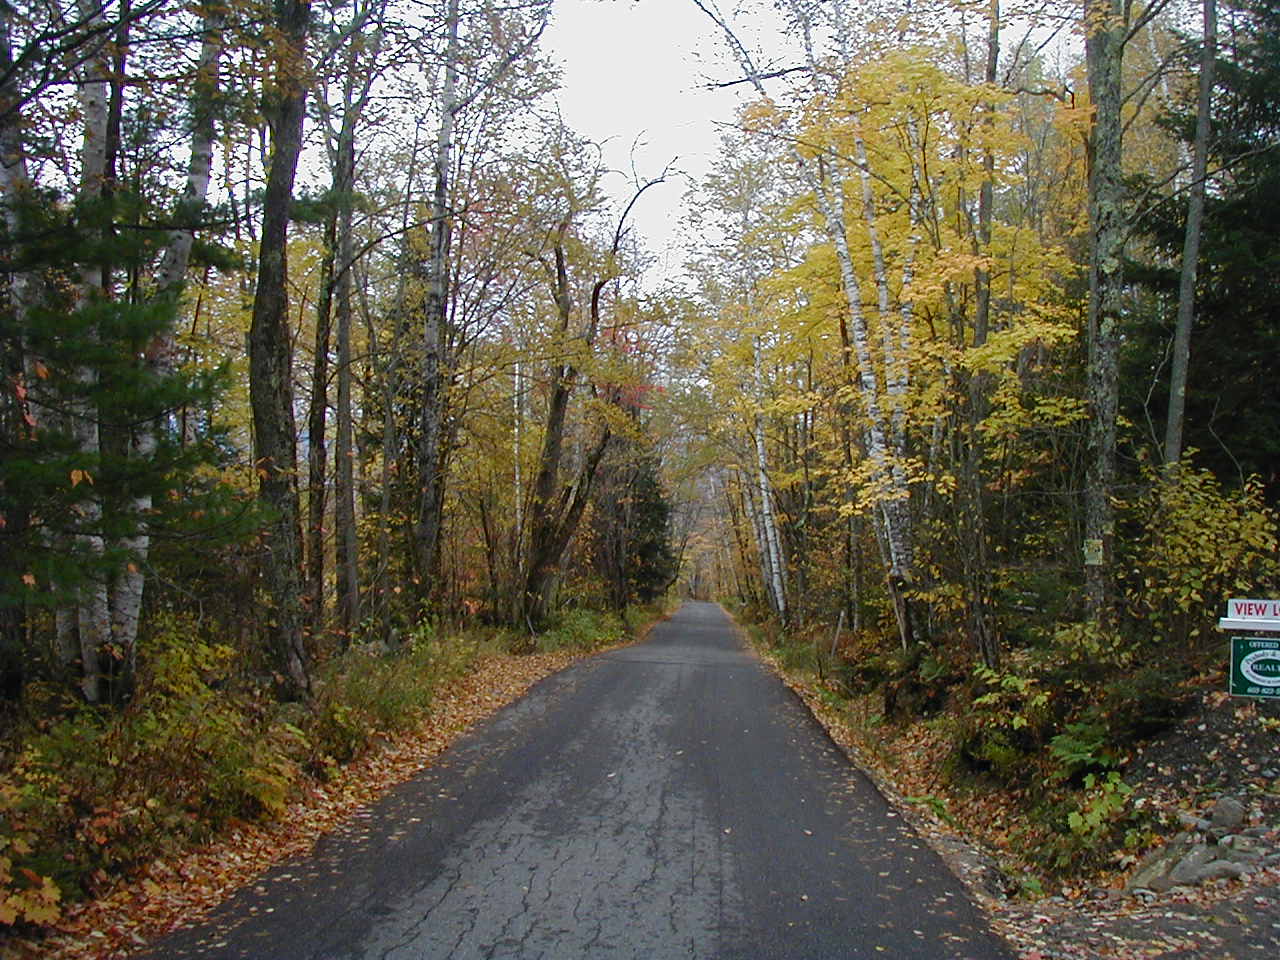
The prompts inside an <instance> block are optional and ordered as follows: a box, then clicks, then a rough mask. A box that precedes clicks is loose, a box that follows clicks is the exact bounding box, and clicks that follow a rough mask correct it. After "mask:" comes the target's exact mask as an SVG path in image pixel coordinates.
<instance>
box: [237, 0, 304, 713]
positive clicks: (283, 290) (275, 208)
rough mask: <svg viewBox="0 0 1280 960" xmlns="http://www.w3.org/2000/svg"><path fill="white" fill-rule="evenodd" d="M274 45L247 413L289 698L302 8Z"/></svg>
mask: <svg viewBox="0 0 1280 960" xmlns="http://www.w3.org/2000/svg"><path fill="white" fill-rule="evenodd" d="M274 2H275V6H274V13H275V26H276V28H277V29H278V30H279V32H280V40H279V43H277V44H276V45H274V46H273V60H274V62H273V70H272V75H271V77H270V78H269V80H268V81H267V82H266V84H265V86H264V89H263V100H264V112H265V114H266V116H267V118H268V122H269V123H270V125H271V131H272V136H271V161H270V167H269V170H268V174H267V184H266V191H265V193H264V196H263V203H262V234H261V239H260V241H259V254H258V274H257V285H256V287H255V289H254V297H253V321H252V325H251V326H250V329H249V376H250V380H249V388H250V395H251V399H252V404H253V428H254V435H253V436H254V451H253V459H254V467H255V469H256V470H257V473H258V478H259V479H258V488H259V491H260V496H261V499H262V502H263V505H264V506H265V507H266V508H267V509H268V510H270V511H271V513H272V519H271V522H270V526H269V528H268V531H267V536H266V539H265V543H264V547H265V549H264V551H263V572H264V574H265V581H266V586H267V591H268V594H269V597H270V603H271V615H270V616H271V620H270V623H269V624H268V633H269V636H270V638H271V644H272V648H273V651H274V654H275V659H276V662H277V664H278V666H279V669H280V671H281V677H282V684H283V686H284V688H285V689H286V690H287V691H288V693H289V694H290V695H293V696H300V695H303V694H305V693H306V692H307V691H308V690H309V689H310V683H311V681H310V676H309V666H308V661H309V657H308V655H307V650H306V647H305V645H304V643H303V627H304V617H303V611H302V581H301V569H300V565H301V560H302V551H301V543H300V537H301V533H300V531H299V516H300V510H299V503H298V490H297V486H296V484H295V478H294V473H295V467H296V463H297V441H296V437H295V428H294V418H293V371H292V346H291V340H290V332H289V322H288V304H289V301H288V254H287V240H288V233H289V205H290V202H291V201H292V199H293V180H294V175H295V174H296V172H297V168H298V157H299V155H300V154H301V152H302V129H303V123H304V121H305V119H306V101H307V93H308V89H309V85H310V82H311V78H310V65H309V60H308V58H307V40H308V33H309V27H310V22H311V4H310V0H274Z"/></svg>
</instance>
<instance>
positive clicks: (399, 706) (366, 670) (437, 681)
mask: <svg viewBox="0 0 1280 960" xmlns="http://www.w3.org/2000/svg"><path fill="white" fill-rule="evenodd" d="M476 651H477V645H476V643H475V642H474V641H472V640H468V639H465V638H450V639H443V640H442V639H438V638H437V637H436V636H435V631H434V629H433V628H432V627H431V626H430V625H429V624H425V623H423V624H419V625H418V626H417V627H415V628H414V629H413V630H412V631H410V633H409V636H408V639H407V640H406V641H405V643H404V644H402V645H401V646H400V647H398V648H397V649H396V650H394V651H391V652H389V653H388V652H384V651H382V650H380V649H379V648H378V647H376V646H374V645H365V646H359V647H354V648H352V649H351V650H349V651H347V652H346V653H345V654H343V655H342V656H341V657H337V658H335V659H334V660H332V661H330V662H329V663H328V664H327V665H326V667H325V670H324V672H323V675H322V676H321V677H320V678H319V680H318V681H317V683H316V691H317V692H316V699H315V704H314V713H313V715H312V718H311V728H310V732H311V736H312V739H313V741H314V743H313V749H314V754H313V760H314V761H315V762H317V765H318V768H319V769H324V768H325V767H327V766H329V765H330V764H331V763H333V762H337V763H346V762H347V761H349V760H352V759H354V758H355V757H357V756H359V755H360V754H362V753H364V752H365V750H367V749H368V748H369V746H370V745H371V744H372V743H373V742H374V740H375V739H376V738H378V737H380V736H387V735H391V734H395V733H400V732H403V731H405V730H409V729H412V728H413V727H414V726H416V725H417V724H419V723H421V722H422V719H423V718H424V717H425V716H426V713H427V710H428V709H429V708H430V706H431V701H432V698H433V697H434V696H435V693H436V691H437V690H438V689H439V687H440V685H441V684H442V683H444V682H446V681H448V680H450V679H452V678H453V677H456V676H458V675H459V674H461V673H462V672H463V671H464V670H465V669H466V667H467V666H468V665H469V664H470V663H471V662H472V661H473V660H474V658H475V654H476Z"/></svg>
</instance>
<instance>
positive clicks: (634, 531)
mask: <svg viewBox="0 0 1280 960" xmlns="http://www.w3.org/2000/svg"><path fill="white" fill-rule="evenodd" d="M660 466H661V463H660V461H659V458H658V457H657V456H656V455H655V454H653V453H650V452H647V451H646V450H644V449H643V448H641V447H640V446H639V444H638V443H635V442H633V443H630V444H626V445H624V446H623V447H622V449H621V450H620V451H619V452H617V453H615V454H614V455H613V456H612V457H611V458H610V459H609V460H608V461H607V462H606V464H605V466H604V468H603V475H602V476H601V477H600V479H599V481H598V483H597V486H596V488H595V493H594V495H593V496H594V508H593V511H592V520H591V534H592V536H591V550H592V554H593V559H594V564H595V567H596V570H597V572H598V573H599V575H600V576H601V577H602V579H603V580H604V582H605V587H606V589H607V592H608V597H609V603H610V605H611V606H612V607H613V608H614V609H615V610H621V609H623V608H624V607H626V606H627V605H628V604H631V603H640V604H647V603H652V602H653V601H654V600H655V599H656V598H657V597H658V596H660V595H661V594H662V593H663V592H665V591H666V589H667V587H668V586H669V585H670V583H671V582H672V581H673V580H674V579H675V576H676V568H677V558H676V555H675V551H674V550H673V549H672V546H671V503H670V501H669V500H668V498H667V493H666V491H665V490H664V489H663V485H662V478H661V476H660V475H659V468H660Z"/></svg>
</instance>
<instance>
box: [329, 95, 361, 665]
mask: <svg viewBox="0 0 1280 960" xmlns="http://www.w3.org/2000/svg"><path fill="white" fill-rule="evenodd" d="M355 153H356V148H355V109H354V104H353V103H352V102H351V98H350V96H348V98H347V104H346V109H345V110H344V111H343V118H342V130H341V134H340V138H339V141H338V157H337V170H338V176H337V177H336V178H335V181H334V189H335V192H336V193H337V196H338V236H337V240H338V272H337V286H336V294H337V296H336V308H337V317H336V319H337V325H338V331H337V332H338V410H337V415H338V416H337V419H338V437H337V447H336V449H335V450H334V459H335V463H334V504H333V527H334V538H335V544H334V568H335V573H336V577H337V592H338V629H339V631H341V634H342V638H343V642H344V643H346V642H349V641H350V639H351V637H352V636H353V634H354V633H355V629H356V626H357V625H358V624H359V622H360V580H359V574H358V570H357V561H358V555H359V547H358V541H357V537H356V491H355V445H354V443H353V440H352V413H351V380H352V371H351V315H352V302H351V289H352V280H353V277H352V270H353V268H354V261H355V242H354V227H353V223H352V219H353V217H352V208H353V204H354V193H355V162H356V161H355Z"/></svg>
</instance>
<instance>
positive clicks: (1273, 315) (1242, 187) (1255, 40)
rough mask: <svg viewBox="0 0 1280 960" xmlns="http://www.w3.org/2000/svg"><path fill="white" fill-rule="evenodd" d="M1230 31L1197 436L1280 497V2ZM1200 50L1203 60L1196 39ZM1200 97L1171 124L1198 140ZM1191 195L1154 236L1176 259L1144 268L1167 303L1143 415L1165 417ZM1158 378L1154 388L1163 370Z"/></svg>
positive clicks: (1204, 295)
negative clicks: (1276, 364) (1279, 432)
mask: <svg viewBox="0 0 1280 960" xmlns="http://www.w3.org/2000/svg"><path fill="white" fill-rule="evenodd" d="M1223 19H1224V21H1225V22H1227V23H1228V24H1230V25H1231V29H1230V36H1229V37H1228V38H1227V41H1226V42H1223V43H1221V44H1220V48H1219V49H1220V57H1219V62H1218V64H1217V69H1216V74H1217V78H1218V79H1217V84H1216V90H1215V94H1214V103H1213V112H1212V116H1213V132H1212V137H1211V142H1210V162H1209V179H1210V182H1209V190H1208V196H1207V199H1206V206H1205V220H1204V239H1203V242H1202V243H1201V245H1200V256H1199V270H1198V279H1197V284H1196V301H1197V304H1196V322H1195V326H1194V327H1193V329H1192V334H1191V364H1190V371H1189V376H1188V386H1187V411H1186V428H1185V431H1186V446H1187V447H1189V448H1195V449H1197V450H1198V451H1199V456H1198V459H1199V460H1200V461H1201V462H1202V463H1204V464H1205V465H1206V466H1208V467H1209V468H1210V469H1212V470H1213V471H1214V472H1215V473H1216V474H1217V475H1218V476H1219V477H1221V478H1222V479H1224V480H1239V479H1240V478H1241V477H1242V476H1248V475H1250V474H1254V473H1257V474H1259V475H1261V476H1262V478H1263V480H1264V481H1265V482H1266V484H1267V489H1268V494H1269V498H1270V499H1271V501H1272V502H1275V501H1276V498H1277V497H1278V496H1280V437H1277V436H1276V434H1275V429H1274V426H1275V424H1276V422H1277V420H1280V393H1278V392H1277V391H1276V390H1275V388H1274V371H1273V369H1272V367H1273V363H1272V358H1274V357H1275V355H1276V352H1277V350H1280V288H1277V286H1276V284H1275V281H1274V278H1275V277H1276V276H1277V274H1278V273H1280V234H1277V232H1276V230H1275V220H1274V210H1275V209H1276V205H1277V204H1278V203H1280V122H1277V117H1280V3H1277V2H1276V0H1245V2H1243V3H1239V4H1233V5H1231V9H1229V11H1227V13H1226V16H1224V18H1223ZM1188 56H1189V57H1190V58H1193V60H1198V57H1199V54H1198V51H1197V50H1196V49H1194V45H1189V47H1188ZM1194 122H1195V105H1194V103H1193V102H1187V103H1186V104H1184V105H1183V109H1182V110H1181V111H1180V112H1179V113H1178V114H1177V115H1176V116H1173V117H1170V118H1169V123H1170V124H1171V125H1173V126H1174V128H1175V129H1176V130H1177V132H1178V134H1179V135H1180V136H1182V137H1183V138H1184V139H1186V140H1187V141H1188V142H1189V141H1190V138H1191V136H1192V134H1193V129H1194ZM1185 218H1186V204H1185V202H1184V201H1183V200H1182V198H1181V197H1179V196H1173V197H1170V198H1169V199H1168V200H1167V201H1166V202H1165V203H1163V204H1161V205H1160V206H1159V207H1158V208H1157V209H1156V211H1155V212H1154V214H1153V217H1152V220H1151V227H1150V229H1149V237H1150V239H1151V240H1152V242H1153V243H1154V244H1155V245H1156V247H1157V249H1159V250H1160V251H1161V252H1162V253H1164V255H1165V256H1164V257H1163V258H1162V262H1161V263H1160V264H1158V265H1156V266H1154V267H1143V266H1137V267H1135V278H1136V279H1137V280H1139V281H1140V282H1142V283H1144V284H1145V285H1146V286H1147V287H1148V288H1149V289H1150V290H1151V291H1152V292H1153V294H1154V296H1155V300H1156V308H1155V310H1154V311H1153V315H1152V316H1151V317H1150V318H1149V319H1148V320H1147V322H1146V323H1145V324H1142V325H1139V326H1138V328H1137V329H1136V330H1135V332H1134V341H1133V348H1132V350H1131V352H1130V358H1129V371H1128V376H1127V377H1126V380H1127V382H1128V384H1129V386H1128V389H1127V391H1126V393H1127V397H1126V399H1127V405H1128V406H1129V408H1130V415H1131V416H1132V417H1133V418H1134V420H1135V422H1139V423H1141V422H1143V421H1144V419H1145V416H1144V410H1143V405H1144V404H1147V403H1148V400H1147V398H1148V395H1150V398H1151V399H1150V402H1149V407H1148V409H1147V410H1146V411H1145V412H1146V413H1149V414H1150V416H1151V417H1152V419H1153V420H1154V421H1156V422H1159V420H1160V419H1161V418H1163V417H1164V415H1165V408H1164V403H1165V397H1166V396H1167V392H1168V391H1167V389H1166V388H1165V384H1166V383H1167V376H1168V370H1167V368H1166V365H1164V364H1163V356H1164V351H1165V346H1166V344H1167V343H1168V342H1169V338H1170V336H1171V329H1172V324H1173V319H1174V310H1175V308H1176V303H1177V282H1178V274H1177V267H1178V257H1179V255H1180V251H1181V247H1182V237H1183V232H1184V230H1185ZM1153 379H1155V381H1156V386H1155V388H1154V389H1153V388H1152V380H1153Z"/></svg>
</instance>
